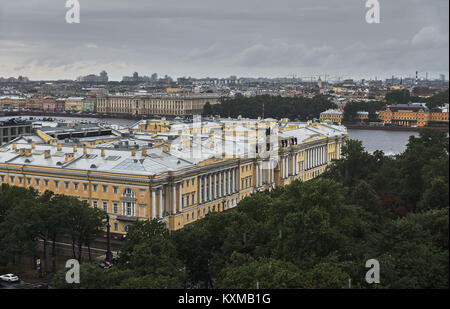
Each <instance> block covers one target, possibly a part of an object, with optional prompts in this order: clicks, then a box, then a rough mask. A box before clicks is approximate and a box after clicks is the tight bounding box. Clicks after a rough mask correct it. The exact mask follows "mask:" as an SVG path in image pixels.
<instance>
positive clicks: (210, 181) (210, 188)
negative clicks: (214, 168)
mask: <svg viewBox="0 0 450 309" xmlns="http://www.w3.org/2000/svg"><path fill="white" fill-rule="evenodd" d="M212 199H213V197H212V175H211V174H209V200H210V201H212Z"/></svg>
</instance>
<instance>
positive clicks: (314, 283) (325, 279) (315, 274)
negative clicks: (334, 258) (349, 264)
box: [302, 263, 350, 289]
mask: <svg viewBox="0 0 450 309" xmlns="http://www.w3.org/2000/svg"><path fill="white" fill-rule="evenodd" d="M349 279H350V276H349V275H348V274H346V273H345V272H343V271H342V269H340V268H339V267H338V266H336V265H334V264H331V263H320V264H317V265H315V266H314V267H313V269H311V270H310V271H308V272H306V273H305V274H304V276H303V278H302V288H304V289H344V288H346V287H347V286H348V281H349Z"/></svg>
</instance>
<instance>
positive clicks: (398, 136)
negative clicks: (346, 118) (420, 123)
mask: <svg viewBox="0 0 450 309" xmlns="http://www.w3.org/2000/svg"><path fill="white" fill-rule="evenodd" d="M410 136H416V137H417V136H419V132H414V131H383V130H353V129H349V130H348V138H350V139H358V140H361V141H362V143H363V146H364V148H365V149H366V151H368V152H373V151H375V150H382V151H383V152H384V153H385V154H386V155H395V154H399V153H401V152H403V151H405V149H406V144H408V139H409V137H410Z"/></svg>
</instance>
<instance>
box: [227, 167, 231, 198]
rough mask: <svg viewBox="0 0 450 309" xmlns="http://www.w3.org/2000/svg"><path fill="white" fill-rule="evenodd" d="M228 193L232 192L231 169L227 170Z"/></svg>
mask: <svg viewBox="0 0 450 309" xmlns="http://www.w3.org/2000/svg"><path fill="white" fill-rule="evenodd" d="M227 194H228V195H229V194H231V171H230V170H227Z"/></svg>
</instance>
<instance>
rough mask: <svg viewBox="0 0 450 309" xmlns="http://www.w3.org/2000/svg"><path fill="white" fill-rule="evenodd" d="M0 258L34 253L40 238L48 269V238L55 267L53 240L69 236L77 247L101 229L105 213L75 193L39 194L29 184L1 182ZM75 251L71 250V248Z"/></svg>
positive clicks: (8, 259) (45, 264)
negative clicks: (92, 206)
mask: <svg viewBox="0 0 450 309" xmlns="http://www.w3.org/2000/svg"><path fill="white" fill-rule="evenodd" d="M0 213H1V215H0V252H1V253H0V261H1V262H3V263H7V262H8V261H11V260H12V259H14V256H16V255H22V254H27V255H30V256H37V255H39V252H38V250H37V248H38V246H37V245H38V242H39V241H42V242H43V252H42V260H43V265H44V266H45V267H44V269H45V270H48V271H50V267H49V266H50V261H49V260H47V259H46V257H48V256H49V251H50V250H49V249H50V248H49V242H50V241H51V242H52V249H53V250H52V253H51V260H52V270H53V272H54V271H55V270H56V269H55V260H56V248H55V243H56V241H57V240H58V238H59V237H62V236H72V237H73V239H74V244H75V243H76V244H77V245H78V248H79V251H78V259H79V261H81V247H82V246H83V245H88V246H89V243H90V241H92V239H94V238H95V237H96V236H97V235H98V234H99V233H100V232H101V231H102V229H103V226H104V219H105V213H104V212H103V211H102V210H99V209H94V208H91V207H89V206H88V205H87V204H86V203H85V202H82V201H80V200H78V199H77V198H75V197H69V196H64V195H54V194H53V192H51V191H46V192H44V193H43V194H41V195H40V194H39V193H38V192H37V191H36V190H35V189H33V188H31V187H30V188H22V187H16V186H9V185H7V184H2V186H1V189H0ZM74 255H75V250H74Z"/></svg>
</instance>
